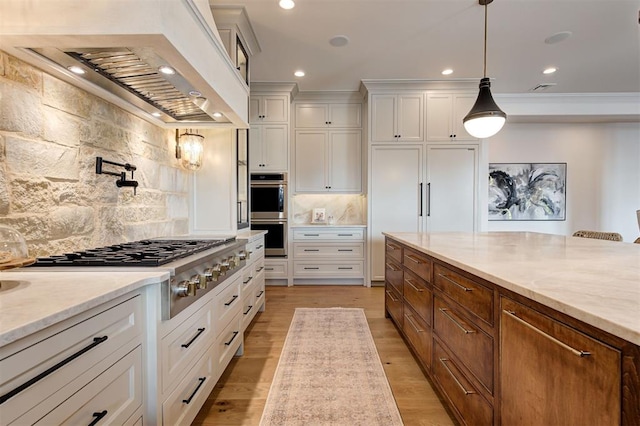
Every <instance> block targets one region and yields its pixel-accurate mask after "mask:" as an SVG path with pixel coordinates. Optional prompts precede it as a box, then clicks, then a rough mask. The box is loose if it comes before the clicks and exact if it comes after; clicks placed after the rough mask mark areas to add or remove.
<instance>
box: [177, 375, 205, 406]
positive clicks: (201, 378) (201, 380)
mask: <svg viewBox="0 0 640 426" xmlns="http://www.w3.org/2000/svg"><path fill="white" fill-rule="evenodd" d="M205 380H207V378H206V377H199V378H198V381H199V382H200V383H198V386H197V387H196V390H194V391H193V393H192V394H191V396H190V397H189V398H187V399H183V400H182V402H183V403H184V404H189V403H190V402H191V400H192V399H193V397H194V396H196V394H197V393H198V391H199V390H200V388H201V387H202V385H203V384H204V381H205Z"/></svg>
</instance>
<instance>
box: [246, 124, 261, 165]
mask: <svg viewBox="0 0 640 426" xmlns="http://www.w3.org/2000/svg"><path fill="white" fill-rule="evenodd" d="M262 157H263V156H262V126H251V127H250V128H249V170H251V171H260V170H261V167H260V164H262Z"/></svg>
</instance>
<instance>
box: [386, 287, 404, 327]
mask: <svg viewBox="0 0 640 426" xmlns="http://www.w3.org/2000/svg"><path fill="white" fill-rule="evenodd" d="M386 286H387V288H386V289H385V295H384V305H385V308H386V310H387V312H388V313H389V315H391V318H393V320H394V321H395V322H396V325H397V326H398V328H400V329H401V328H402V323H403V313H402V311H403V303H402V297H401V296H399V295H398V293H397V292H396V291H395V289H394V288H393V287H390V286H389V283H387V285H386Z"/></svg>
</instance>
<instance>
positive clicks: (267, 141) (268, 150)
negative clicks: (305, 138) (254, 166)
mask: <svg viewBox="0 0 640 426" xmlns="http://www.w3.org/2000/svg"><path fill="white" fill-rule="evenodd" d="M263 132H264V133H263V148H262V149H263V159H264V161H263V163H264V164H265V167H263V168H262V170H270V171H285V170H287V159H288V140H289V136H288V135H287V132H288V127H287V126H274V125H269V126H264V131H263Z"/></svg>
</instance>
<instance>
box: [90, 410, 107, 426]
mask: <svg viewBox="0 0 640 426" xmlns="http://www.w3.org/2000/svg"><path fill="white" fill-rule="evenodd" d="M106 415H107V410H102V411H100V412H99V413H93V417H95V419H93V421H92V422H91V423H89V426H95V425H97V424H98V422H99V421H100V420H102V418H103V417H104V416H106Z"/></svg>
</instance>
